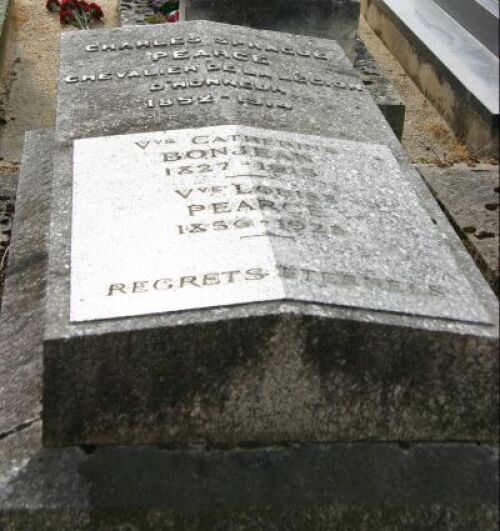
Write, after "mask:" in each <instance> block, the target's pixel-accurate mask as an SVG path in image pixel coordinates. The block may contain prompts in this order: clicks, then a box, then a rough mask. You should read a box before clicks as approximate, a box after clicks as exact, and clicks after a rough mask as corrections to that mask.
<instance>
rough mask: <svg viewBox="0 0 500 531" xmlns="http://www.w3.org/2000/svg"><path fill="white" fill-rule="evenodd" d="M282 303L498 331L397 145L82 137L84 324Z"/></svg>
mask: <svg viewBox="0 0 500 531" xmlns="http://www.w3.org/2000/svg"><path fill="white" fill-rule="evenodd" d="M278 299H290V300H300V301H309V302H316V303H322V304H332V305H340V306H347V307H355V308H364V309H372V310H380V311H387V312H398V313H405V314H413V315H423V316H431V317H438V318H444V319H454V320H461V321H471V322H487V321H488V317H487V314H486V312H485V311H484V309H483V308H482V306H481V304H480V303H479V301H478V300H477V298H476V296H475V294H474V292H473V290H472V288H471V287H470V285H469V283H468V281H467V279H466V278H464V276H463V275H462V273H461V272H460V271H459V269H458V268H457V266H456V264H455V262H454V259H453V257H452V255H451V254H450V253H449V252H448V250H447V249H446V247H445V246H444V244H443V243H442V242H441V241H440V237H439V234H438V232H437V230H436V228H435V226H434V224H433V223H432V220H431V219H430V218H429V216H428V215H427V213H426V212H425V210H424V209H423V208H422V207H421V205H420V204H419V202H418V199H417V196H416V194H415V192H414V191H413V189H412V187H411V185H410V184H409V183H408V182H406V180H405V179H404V178H403V176H402V175H401V173H400V170H399V166H398V163H397V161H396V160H395V159H394V157H393V155H392V154H391V152H390V151H389V150H388V148H386V147H384V146H378V145H372V144H362V143H356V142H349V141H341V140H334V139H328V138H321V137H314V136H307V135H299V134H294V133H287V132H280V131H272V130H264V129H255V128H249V127H241V126H221V127H207V128H202V129H183V130H176V131H164V132H154V133H141V134H130V135H121V136H111V137H101V138H88V139H81V140H76V141H75V142H74V163H73V212H72V244H71V321H72V322H78V321H89V320H98V319H109V318H118V317H128V316H137V315H146V314H155V313H162V312H175V311H181V310H190V309H198V308H208V307H214V306H224V305H234V304H245V303H251V302H262V301H270V300H278Z"/></svg>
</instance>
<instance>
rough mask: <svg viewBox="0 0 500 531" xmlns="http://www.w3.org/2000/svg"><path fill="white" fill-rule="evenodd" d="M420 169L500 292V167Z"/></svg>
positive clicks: (497, 292)
mask: <svg viewBox="0 0 500 531" xmlns="http://www.w3.org/2000/svg"><path fill="white" fill-rule="evenodd" d="M418 169H419V171H420V172H421V173H422V175H423V176H424V178H425V180H426V182H427V183H428V185H429V186H430V187H431V190H432V191H433V193H434V195H435V196H436V199H437V200H438V201H439V204H440V205H441V207H442V208H443V210H444V211H445V212H446V215H447V216H448V218H449V219H450V222H451V223H452V224H453V226H454V227H455V228H456V230H457V232H458V234H459V235H460V237H461V238H462V240H463V241H464V243H465V245H466V246H467V248H468V249H469V251H470V253H471V254H472V256H473V257H474V259H475V261H476V263H477V265H478V267H479V268H480V269H481V271H482V272H483V274H484V276H485V278H486V279H487V280H488V283H489V284H490V286H491V287H492V289H493V290H494V291H495V293H496V294H497V295H500V286H499V280H498V278H499V267H500V266H499V239H498V237H499V219H498V211H499V203H500V197H499V193H500V187H499V185H500V183H499V177H498V166H490V165H478V166H476V167H472V168H471V167H469V166H465V165H461V164H459V165H455V166H451V167H449V168H439V167H437V166H431V165H421V166H419V167H418Z"/></svg>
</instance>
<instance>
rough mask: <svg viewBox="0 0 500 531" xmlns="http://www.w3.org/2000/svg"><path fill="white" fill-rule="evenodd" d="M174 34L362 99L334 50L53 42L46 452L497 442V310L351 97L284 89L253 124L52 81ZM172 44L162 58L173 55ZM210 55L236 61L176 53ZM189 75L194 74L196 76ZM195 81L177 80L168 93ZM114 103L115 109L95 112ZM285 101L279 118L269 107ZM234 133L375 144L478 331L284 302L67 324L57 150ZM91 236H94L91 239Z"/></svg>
mask: <svg viewBox="0 0 500 531" xmlns="http://www.w3.org/2000/svg"><path fill="white" fill-rule="evenodd" d="M186 33H188V34H191V35H192V37H193V39H192V40H193V41H196V40H197V38H198V37H200V38H202V39H208V38H209V39H210V42H211V43H214V41H215V39H217V38H226V37H229V38H230V40H231V41H232V40H233V39H234V40H238V41H243V42H244V43H246V44H242V45H239V44H238V45H237V46H236V48H237V49H238V50H239V52H238V53H245V52H248V51H250V50H248V49H247V48H245V46H248V45H249V43H250V42H253V41H257V39H258V42H259V43H261V44H263V43H264V44H265V43H266V42H267V43H268V44H269V45H271V44H272V45H277V46H278V47H280V48H283V47H286V48H287V49H288V48H293V49H295V50H297V49H299V48H300V49H303V48H308V49H309V50H310V51H311V53H313V54H314V51H316V53H319V54H320V55H321V56H322V54H323V53H325V54H326V57H327V58H329V59H327V60H324V59H313V58H298V57H295V56H288V55H287V53H284V54H283V53H281V54H280V53H279V52H269V53H272V54H273V55H272V56H271V58H272V59H271V60H270V61H271V62H272V63H273V64H272V65H271V66H270V67H262V65H260V67H259V69H258V70H259V71H261V72H262V71H269V72H271V73H272V75H273V76H274V77H273V79H275V76H277V75H280V74H283V75H285V74H288V75H290V74H291V75H293V72H295V71H296V70H297V69H300V70H303V69H304V70H303V71H304V72H308V76H315V77H316V75H318V76H319V75H320V73H321V75H322V76H324V77H325V78H326V77H327V76H328V78H331V79H338V80H339V81H340V80H342V82H343V83H349V80H350V79H351V80H352V83H354V84H355V83H356V82H359V81H354V80H357V78H356V77H355V74H354V71H353V69H352V67H351V66H350V65H349V63H348V61H347V59H346V58H345V56H343V54H342V52H341V50H340V48H338V47H337V46H336V45H335V44H334V43H331V42H328V41H318V40H316V39H309V38H306V37H297V36H288V35H285V34H274V33H271V32H254V31H253V30H249V29H245V28H236V27H231V26H225V25H221V24H215V23H206V22H203V23H199V22H189V23H185V24H180V25H174V27H168V26H163V27H152V28H124V29H121V30H112V31H100V32H90V31H89V32H79V33H73V34H72V35H69V34H67V35H65V36H63V52H62V61H61V69H62V71H61V84H60V92H59V96H60V99H59V103H58V107H59V117H58V130H57V131H56V139H57V141H58V147H57V151H56V159H55V168H56V170H55V189H57V191H58V193H57V194H56V195H55V196H54V199H53V207H52V212H53V214H52V231H51V257H50V264H49V287H48V303H47V312H48V314H47V327H46V341H45V372H44V378H45V380H44V381H45V384H44V385H45V391H46V392H45V396H44V437H45V442H46V443H47V444H51V445H58V444H73V443H87V444H94V443H95V444H97V443H121V442H126V443H130V442H134V443H141V442H142V443H158V442H172V443H186V442H199V441H211V442H219V443H221V442H224V443H228V444H238V443H239V442H241V441H252V442H254V443H259V444H266V443H271V442H272V443H275V442H283V441H297V440H301V441H331V440H359V439H363V440H366V439H372V440H399V439H413V440H426V439H432V440H449V439H452V440H477V439H480V440H492V439H496V438H497V428H496V426H497V402H498V393H497V385H498V381H497V376H496V375H497V363H498V357H497V341H498V339H497V338H498V330H497V320H498V319H497V313H496V312H497V304H496V300H495V298H494V296H493V294H492V293H491V291H490V290H489V288H488V287H487V285H486V284H485V282H484V280H483V279H482V277H481V275H480V273H479V272H478V271H477V269H476V268H475V266H474V264H473V262H472V261H471V259H470V257H469V256H468V254H467V252H466V251H465V249H464V248H463V246H462V244H461V242H460V241H459V239H458V238H457V237H456V235H455V234H454V231H453V229H452V228H451V227H450V226H449V224H448V222H447V221H446V218H445V216H444V214H442V213H441V211H440V209H439V207H438V206H437V205H436V203H435V201H434V199H433V198H432V196H431V194H430V192H429V191H428V189H427V187H426V185H425V183H424V182H423V181H422V180H421V178H420V176H419V175H418V174H417V173H416V172H415V170H414V169H413V168H412V167H411V165H410V164H409V163H408V161H407V159H406V157H405V155H404V154H403V152H402V148H401V146H400V145H399V143H398V141H397V139H396V137H395V136H394V134H393V133H392V131H391V129H390V127H389V125H388V124H387V122H386V121H385V119H384V118H383V117H382V115H381V114H380V111H379V110H378V109H377V107H376V105H375V103H374V102H373V101H372V100H371V98H370V97H369V95H368V93H367V92H366V91H365V90H364V89H362V90H361V91H358V90H352V91H349V92H348V91H347V90H346V89H339V90H334V89H333V88H332V87H319V88H317V89H311V87H308V86H307V85H303V84H301V83H297V84H296V86H295V85H294V84H293V85H291V86H292V87H293V88H289V87H290V85H288V84H287V85H286V87H287V89H286V90H287V94H286V95H281V94H278V96H276V95H268V96H260V95H259V96H258V97H259V98H265V99H266V100H267V99H269V102H270V104H271V105H273V107H259V106H255V105H253V104H251V103H250V104H248V105H245V104H241V103H238V97H240V96H242V94H241V93H242V92H244V90H245V89H236V90H235V89H228V88H225V87H217V86H215V87H210V90H209V91H207V92H205V90H203V92H201V93H200V92H199V91H200V89H194V88H193V92H191V90H189V89H171V88H168V89H165V94H163V96H162V97H165V98H168V97H170V96H171V94H172V93H177V91H178V90H180V91H181V92H180V93H181V94H184V96H183V97H185V96H189V95H190V94H192V95H196V94H197V93H200V94H201V95H206V94H212V95H214V96H217V97H220V98H221V99H220V100H216V101H215V102H214V103H213V104H208V105H207V106H204V105H206V104H199V107H197V106H196V105H198V104H196V105H195V104H194V103H193V105H192V106H189V105H188V106H186V105H171V106H167V107H163V108H156V109H152V111H151V113H146V114H145V113H144V108H145V100H146V101H147V99H149V98H151V97H152V98H158V96H155V95H153V96H151V93H150V88H149V84H150V81H147V82H146V84H144V79H143V78H137V77H135V75H134V76H133V77H132V78H130V79H128V80H124V79H116V78H113V76H112V75H111V77H112V78H113V79H107V80H103V81H97V80H96V81H83V82H82V81H78V82H77V83H72V82H70V83H67V82H66V81H65V78H66V77H67V76H79V79H81V76H82V75H92V74H94V75H98V74H99V73H100V72H103V73H112V72H123V71H125V72H128V71H134V70H132V69H134V68H136V67H135V64H137V62H138V61H142V60H144V59H146V58H147V57H149V56H146V54H147V53H156V51H155V50H150V49H148V48H146V49H144V48H140V49H139V50H138V49H137V43H136V41H137V40H142V41H143V40H145V39H149V41H150V46H152V42H153V40H154V39H155V38H156V39H158V42H160V40H162V41H163V42H164V41H165V39H166V38H175V37H177V38H179V37H182V36H183V35H184V38H185V35H186ZM207 35H209V37H207ZM124 42H133V43H135V44H133V47H134V49H133V50H129V49H125V50H123V51H122V52H117V51H89V52H85V51H82V50H85V46H89V45H90V46H92V47H94V46H97V44H98V43H100V45H101V49H102V44H110V43H115V44H119V43H124ZM174 42H176V43H177V44H175V45H174V46H173V49H175V50H182V49H184V46H183V45H182V46H178V43H179V41H174ZM158 48H159V49H160V50H161V49H162V48H163V47H158ZM214 48H215V49H220V48H223V49H226V50H229V51H230V52H231V53H234V50H232V49H231V48H232V47H231V46H226V45H223V44H222V45H215V46H214V45H213V44H212V45H210V46H208V45H204V46H200V45H199V44H192V45H186V49H189V50H191V53H193V52H192V50H199V49H205V50H208V51H209V52H210V53H211V54H213V50H214ZM91 49H94V48H91ZM164 50H165V53H169V54H170V53H172V51H173V50H172V49H170V48H168V47H167V48H166V49H164ZM262 53H263V52H262V51H260V52H259V54H262ZM82 54H83V57H82ZM250 54H251V55H252V54H253V52H252V51H250ZM180 55H184V52H183V53H181V54H180ZM282 56H283V57H282ZM240 57H241V56H240ZM288 57H290V58H288ZM99 58H100V59H99ZM150 59H151V57H150ZM100 60H102V65H101V64H100V63H99V61H100ZM316 61H317V64H316ZM225 62H231V63H232V61H225ZM146 63H147V61H146ZM152 63H153V64H150V63H147V64H146V65H145V66H146V68H159V67H163V68H169V67H172V66H176V65H178V64H181V65H187V66H188V65H189V63H188V62H184V61H183V60H180V59H176V60H172V61H166V62H164V63H161V65H159V64H157V63H155V62H152ZM195 63H198V64H199V65H200V68H202V69H203V66H204V65H205V60H203V61H200V62H198V61H195ZM143 64H144V63H143ZM311 64H313V65H315V68H317V69H318V70H317V74H315V73H314V72H313V71H311V69H310V65H311ZM155 65H156V66H155ZM318 65H319V66H318ZM254 68H255V67H254ZM339 71H340V72H342V73H339ZM199 75H200V74H199V73H188V74H187V75H185V76H183V75H180V77H179V81H182V80H183V79H184V80H187V81H189V80H193V79H200V77H199ZM213 75H214V77H215V74H213ZM211 76H212V74H211ZM106 77H108V76H106ZM224 77H225V76H224ZM228 77H229V78H233V79H234V78H235V77H236V76H231V75H229V74H228ZM250 77H251V76H250ZM236 79H237V78H236ZM70 81H71V80H70ZM160 81H161V82H163V79H160ZM153 82H157V81H153ZM286 83H289V82H286ZM187 90H189V92H187ZM112 92H116V93H117V94H120V97H119V98H112V99H110V98H109V94H110V93H112ZM222 96H227V97H228V98H229V100H226V99H222ZM285 96H286V98H285ZM195 97H196V96H195ZM247 97H248V96H247ZM282 98H285V100H283V99H282ZM288 98H289V101H291V103H292V110H289V109H286V108H279V107H278V106H277V104H278V103H280V102H283V101H285V102H286V101H288ZM247 101H249V100H247ZM89 102H91V104H89ZM231 123H233V124H241V125H251V126H254V127H264V128H270V129H280V130H291V131H300V132H301V133H309V134H310V133H316V134H322V135H324V136H332V137H337V138H345V139H350V140H358V141H365V142H373V143H377V144H383V145H384V144H385V145H387V146H388V147H389V148H390V149H391V150H392V152H393V154H394V155H395V157H396V159H397V160H398V161H399V163H400V166H401V172H402V173H401V177H400V178H401V179H402V180H403V181H406V182H407V183H408V186H410V187H412V188H413V189H414V190H415V192H416V195H417V197H418V198H419V201H420V204H421V205H422V207H423V208H424V209H425V211H426V212H427V215H429V216H430V218H431V220H432V221H433V223H434V224H435V226H436V230H437V231H438V232H439V234H440V238H441V245H442V246H443V248H446V249H448V251H449V252H450V253H451V254H452V256H453V260H455V261H456V263H457V265H458V267H459V269H460V270H461V271H462V272H463V274H464V275H465V277H466V278H467V279H468V280H467V281H468V283H470V285H471V287H472V289H473V290H474V292H475V294H476V296H477V297H478V299H479V300H480V302H481V305H482V306H483V307H484V309H485V311H486V312H487V313H488V315H489V320H490V322H491V323H492V324H491V325H489V324H486V325H483V324H472V323H469V322H458V321H453V320H446V319H435V318H431V317H421V316H411V315H402V314H397V313H390V312H373V311H371V310H362V309H357V308H344V307H340V306H329V305H314V304H302V303H288V302H287V303H285V302H283V303H256V304H246V305H239V306H234V307H219V308H215V309H208V310H190V311H186V312H182V313H174V314H158V315H154V316H153V315H151V316H144V317H135V318H123V319H117V320H105V321H99V322H95V323H80V324H70V323H69V295H70V290H69V287H70V286H69V269H70V246H69V242H70V228H71V227H70V218H71V175H72V157H71V149H70V144H71V141H72V140H73V139H75V138H79V137H85V136H102V135H112V134H118V133H123V132H141V131H143V130H144V131H145V130H147V131H152V130H158V129H160V130H169V129H175V128H179V127H184V128H188V127H191V128H193V127H200V126H207V125H221V124H231ZM103 124H104V126H103ZM89 222H90V223H91V222H92V220H89ZM95 230H96V235H97V233H98V231H99V227H96V228H95ZM193 259H194V260H196V253H195V252H194V253H193Z"/></svg>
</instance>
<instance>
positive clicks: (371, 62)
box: [353, 38, 406, 140]
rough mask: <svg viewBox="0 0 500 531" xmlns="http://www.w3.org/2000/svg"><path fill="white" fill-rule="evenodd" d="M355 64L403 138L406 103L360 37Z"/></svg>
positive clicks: (392, 126)
mask: <svg viewBox="0 0 500 531" xmlns="http://www.w3.org/2000/svg"><path fill="white" fill-rule="evenodd" d="M353 65H354V68H355V69H356V70H357V71H358V72H359V74H360V76H361V80H362V81H363V83H364V85H365V86H366V88H367V89H368V92H369V93H370V95H371V97H372V98H373V99H374V100H375V103H376V104H377V105H378V108H379V109H380V110H381V112H382V114H383V115H384V117H385V119H386V120H387V122H388V123H389V125H390V126H391V129H392V130H393V132H394V134H395V135H396V136H397V137H398V139H399V140H401V139H402V137H403V129H404V124H405V115H406V107H405V104H404V102H403V100H402V99H401V96H400V95H399V93H398V91H397V90H396V88H395V87H394V85H393V84H392V83H391V82H390V81H389V79H388V78H387V77H386V76H385V75H384V73H383V72H382V71H381V70H380V68H379V66H378V65H377V62H376V61H375V59H374V58H373V56H372V55H371V54H370V52H369V51H368V50H367V48H366V46H365V45H364V43H363V41H362V40H361V39H360V38H357V39H356V54H355V58H354V62H353Z"/></svg>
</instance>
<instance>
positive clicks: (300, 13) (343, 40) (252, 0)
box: [184, 0, 361, 61]
mask: <svg viewBox="0 0 500 531" xmlns="http://www.w3.org/2000/svg"><path fill="white" fill-rule="evenodd" d="M184 5H185V7H184V17H185V18H184V20H186V21H188V20H210V21H212V22H224V23H226V24H235V25H239V26H247V27H250V28H254V29H259V30H272V31H280V32H286V33H294V34H297V35H309V36H311V37H319V38H322V39H331V40H335V41H338V42H339V44H340V45H341V46H342V48H343V49H344V51H345V52H346V54H347V56H348V57H349V59H350V60H351V61H354V57H355V38H356V35H357V32H358V26H359V14H360V10H361V4H360V0H308V2H304V1H303V0H273V1H272V2H269V1H267V0H186V1H185V2H184Z"/></svg>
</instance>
